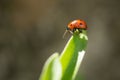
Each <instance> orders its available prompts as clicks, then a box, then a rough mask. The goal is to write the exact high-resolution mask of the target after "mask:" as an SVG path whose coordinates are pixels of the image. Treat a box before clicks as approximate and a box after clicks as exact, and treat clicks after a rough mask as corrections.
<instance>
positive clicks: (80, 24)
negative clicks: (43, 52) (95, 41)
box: [67, 20, 87, 32]
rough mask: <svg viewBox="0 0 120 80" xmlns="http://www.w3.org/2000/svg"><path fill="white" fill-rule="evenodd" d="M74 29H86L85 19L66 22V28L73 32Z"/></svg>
mask: <svg viewBox="0 0 120 80" xmlns="http://www.w3.org/2000/svg"><path fill="white" fill-rule="evenodd" d="M76 29H78V30H80V31H81V30H86V29H87V25H86V23H85V21H83V20H74V21H72V22H70V23H69V24H68V27H67V30H70V31H72V32H74V31H75V30H76Z"/></svg>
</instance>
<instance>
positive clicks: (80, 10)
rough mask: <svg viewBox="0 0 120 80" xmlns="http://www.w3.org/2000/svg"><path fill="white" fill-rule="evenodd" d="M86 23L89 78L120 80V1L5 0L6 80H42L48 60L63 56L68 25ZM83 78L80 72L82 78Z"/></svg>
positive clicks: (0, 20)
mask: <svg viewBox="0 0 120 80" xmlns="http://www.w3.org/2000/svg"><path fill="white" fill-rule="evenodd" d="M74 19H83V20H85V21H86V23H87V25H88V27H89V28H88V37H89V42H88V47H87V50H86V51H87V52H86V54H85V57H84V60H83V63H82V65H81V68H80V70H79V73H80V74H82V75H83V76H84V77H85V78H86V80H120V0H0V80H38V78H39V75H40V73H41V70H42V67H43V65H44V62H45V61H46V60H47V58H48V57H49V56H50V55H52V54H53V53H54V52H59V53H61V51H62V49H63V48H64V46H65V44H66V42H67V40H68V39H69V37H70V35H71V34H68V35H67V36H66V37H65V38H64V39H63V38H62V35H63V33H64V31H65V29H66V26H67V24H68V23H69V22H70V21H71V20H74ZM78 77H79V74H78Z"/></svg>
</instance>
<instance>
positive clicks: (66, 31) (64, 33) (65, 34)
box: [63, 30, 68, 38]
mask: <svg viewBox="0 0 120 80" xmlns="http://www.w3.org/2000/svg"><path fill="white" fill-rule="evenodd" d="M67 32H68V30H65V32H64V34H63V38H64V37H65V35H66V33H67Z"/></svg>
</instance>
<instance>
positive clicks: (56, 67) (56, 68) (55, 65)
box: [39, 53, 62, 80]
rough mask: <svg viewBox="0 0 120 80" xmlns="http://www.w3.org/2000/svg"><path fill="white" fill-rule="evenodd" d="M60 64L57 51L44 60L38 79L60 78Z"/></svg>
mask: <svg viewBox="0 0 120 80" xmlns="http://www.w3.org/2000/svg"><path fill="white" fill-rule="evenodd" d="M61 71H62V70H61V64H60V60H59V55H58V53H54V54H53V55H52V56H50V58H48V60H47V61H46V63H45V65H44V68H43V71H42V74H41V76H40V79H39V80H61V74H62V72H61Z"/></svg>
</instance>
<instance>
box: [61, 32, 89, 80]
mask: <svg viewBox="0 0 120 80" xmlns="http://www.w3.org/2000/svg"><path fill="white" fill-rule="evenodd" d="M87 40H88V38H87V35H86V30H83V31H82V33H80V34H79V31H76V32H75V33H74V34H73V36H72V37H71V38H70V40H69V41H68V43H67V45H66V47H65V48H64V50H63V52H62V54H61V56H60V61H61V65H62V80H73V79H74V78H75V76H76V73H77V71H78V69H79V66H80V64H81V62H82V59H83V56H84V54H85V48H86V45H87Z"/></svg>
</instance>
